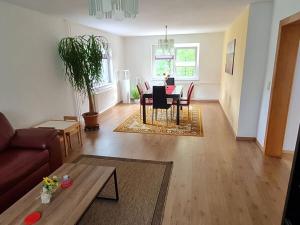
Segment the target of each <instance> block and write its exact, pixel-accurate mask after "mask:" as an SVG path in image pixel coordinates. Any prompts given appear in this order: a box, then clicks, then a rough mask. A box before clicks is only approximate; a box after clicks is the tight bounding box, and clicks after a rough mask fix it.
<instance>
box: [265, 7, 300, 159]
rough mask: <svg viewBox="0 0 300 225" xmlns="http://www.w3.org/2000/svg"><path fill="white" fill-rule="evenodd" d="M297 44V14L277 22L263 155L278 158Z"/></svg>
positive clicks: (299, 29)
mask: <svg viewBox="0 0 300 225" xmlns="http://www.w3.org/2000/svg"><path fill="white" fill-rule="evenodd" d="M299 41H300V12H298V13H296V14H294V15H292V16H290V17H287V18H285V19H283V20H281V21H280V24H279V33H278V40H277V50H276V55H275V64H274V72H273V79H272V89H271V95H270V103H269V111H268V119H267V129H266V133H265V144H264V152H265V154H266V155H268V156H272V157H278V158H281V156H282V152H283V143H284V137H285V130H286V123H287V118H288V112H289V105H290V98H291V92H292V87H293V82H294V75H295V68H296V62H297V56H298V48H299Z"/></svg>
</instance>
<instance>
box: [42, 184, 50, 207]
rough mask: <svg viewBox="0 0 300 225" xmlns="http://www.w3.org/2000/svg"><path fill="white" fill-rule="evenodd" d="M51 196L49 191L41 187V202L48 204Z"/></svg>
mask: <svg viewBox="0 0 300 225" xmlns="http://www.w3.org/2000/svg"><path fill="white" fill-rule="evenodd" d="M51 197H52V194H51V193H49V191H48V190H47V189H46V188H44V187H43V191H42V194H41V201H42V204H49V203H50V201H51Z"/></svg>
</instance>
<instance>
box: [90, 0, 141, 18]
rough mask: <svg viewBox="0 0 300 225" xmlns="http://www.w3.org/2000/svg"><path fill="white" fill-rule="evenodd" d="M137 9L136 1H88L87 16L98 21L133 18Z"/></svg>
mask: <svg viewBox="0 0 300 225" xmlns="http://www.w3.org/2000/svg"><path fill="white" fill-rule="evenodd" d="M138 8H139V2H138V0H89V15H90V16H95V17H96V18H98V19H116V20H123V19H125V18H135V17H136V15H137V14H138Z"/></svg>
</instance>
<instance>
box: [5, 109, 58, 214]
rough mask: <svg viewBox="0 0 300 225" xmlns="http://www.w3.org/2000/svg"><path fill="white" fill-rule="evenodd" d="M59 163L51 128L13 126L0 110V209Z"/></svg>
mask: <svg viewBox="0 0 300 225" xmlns="http://www.w3.org/2000/svg"><path fill="white" fill-rule="evenodd" d="M60 165H62V153H61V149H60V142H59V138H58V136H57V132H56V131H55V130H54V129H46V128H44V129H43V128H30V129H18V130H14V129H13V128H12V126H11V125H10V123H9V121H8V120H7V119H6V117H5V116H4V115H3V114H2V113H1V112H0V213H2V212H3V211H4V210H5V209H7V208H8V207H9V206H10V205H12V204H13V203H14V202H15V201H17V200H18V199H19V198H21V197H22V196H23V195H24V194H25V193H27V192H28V191H29V190H30V189H32V188H33V187H34V186H35V185H37V184H38V183H39V182H40V181H41V180H42V178H43V177H45V176H48V175H49V174H50V173H51V172H53V171H54V170H56V169H57V168H58V167H59V166H60Z"/></svg>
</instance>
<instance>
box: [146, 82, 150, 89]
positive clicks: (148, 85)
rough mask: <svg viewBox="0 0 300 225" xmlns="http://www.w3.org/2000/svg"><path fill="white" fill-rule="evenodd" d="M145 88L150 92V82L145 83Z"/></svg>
mask: <svg viewBox="0 0 300 225" xmlns="http://www.w3.org/2000/svg"><path fill="white" fill-rule="evenodd" d="M145 87H146V89H147V90H149V89H150V88H151V87H150V84H149V82H148V81H145Z"/></svg>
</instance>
